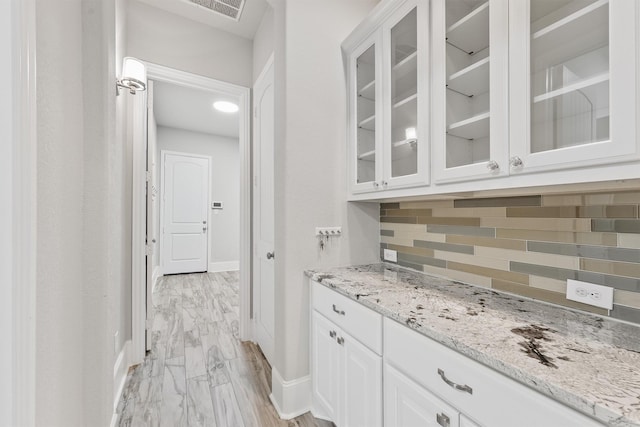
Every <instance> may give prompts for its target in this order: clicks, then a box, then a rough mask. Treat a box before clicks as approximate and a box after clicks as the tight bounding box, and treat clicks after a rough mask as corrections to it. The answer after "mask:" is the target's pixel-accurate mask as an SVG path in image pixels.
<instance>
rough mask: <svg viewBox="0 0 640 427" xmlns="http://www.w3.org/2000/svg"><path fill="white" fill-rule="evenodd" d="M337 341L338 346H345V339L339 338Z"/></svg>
mask: <svg viewBox="0 0 640 427" xmlns="http://www.w3.org/2000/svg"><path fill="white" fill-rule="evenodd" d="M336 341H337V342H338V344H340V345H344V338H342V337H338V339H336Z"/></svg>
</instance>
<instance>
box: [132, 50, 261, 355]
mask: <svg viewBox="0 0 640 427" xmlns="http://www.w3.org/2000/svg"><path fill="white" fill-rule="evenodd" d="M141 62H142V63H144V65H145V66H146V68H147V77H148V78H149V79H152V80H155V81H161V82H166V83H172V84H177V85H180V86H185V87H188V88H192V89H199V90H206V91H215V92H218V93H221V94H224V95H227V96H232V97H235V98H237V99H238V107H239V112H238V119H239V122H240V129H239V131H240V133H239V138H238V139H239V141H238V142H239V155H240V256H239V258H240V280H239V286H240V289H239V294H240V305H239V309H240V319H239V320H240V322H239V323H240V325H239V326H240V327H239V329H240V330H239V333H240V339H242V340H248V339H250V338H251V335H250V333H249V332H250V303H251V294H250V286H251V211H250V209H251V142H250V141H251V133H250V123H251V112H250V103H251V91H250V89H249V88H247V87H244V86H238V85H235V84H231V83H226V82H222V81H220V80H215V79H212V78H208V77H203V76H199V75H196V74H192V73H188V72H185V71H179V70H176V69H173V68H169V67H165V66H162V65H158V64H153V63H150V62H145V61H141ZM145 95H146V94H145ZM131 98H136V99H135V100H134V108H133V111H132V114H131V115H130V118H131V119H132V123H131V126H130V129H131V132H132V140H133V200H132V226H131V229H132V243H131V244H132V265H131V275H132V277H131V311H132V317H131V327H132V331H131V336H132V349H133V351H132V360H131V363H132V364H137V363H141V362H142V361H143V360H144V355H145V343H144V337H145V326H146V325H145V323H146V321H145V317H146V307H145V301H146V295H145V271H146V268H145V267H146V266H145V256H146V252H145V250H146V246H145V230H146V198H145V186H146V175H147V174H146V150H147V144H146V137H147V130H146V127H147V123H146V120H145V117H146V116H145V114H146V108H147V106H146V103H147V97H146V96H144V95H143V96H139V97H131Z"/></svg>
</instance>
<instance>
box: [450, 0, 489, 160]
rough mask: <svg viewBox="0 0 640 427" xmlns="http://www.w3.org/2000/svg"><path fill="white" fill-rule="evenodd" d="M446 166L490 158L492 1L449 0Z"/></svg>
mask: <svg viewBox="0 0 640 427" xmlns="http://www.w3.org/2000/svg"><path fill="white" fill-rule="evenodd" d="M445 21H446V28H447V30H446V79H447V83H446V85H447V91H446V108H447V111H446V129H447V137H446V167H447V168H455V167H459V166H465V165H471V164H475V163H480V162H486V161H488V160H489V157H490V148H491V147H490V139H489V124H490V111H489V110H490V104H489V100H490V98H489V87H490V84H489V82H490V78H489V77H490V75H489V67H490V56H489V1H487V0H464V1H461V0H446V2H445Z"/></svg>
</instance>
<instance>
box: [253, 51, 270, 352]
mask: <svg viewBox="0 0 640 427" xmlns="http://www.w3.org/2000/svg"><path fill="white" fill-rule="evenodd" d="M253 90H254V105H255V112H254V134H253V142H254V161H255V163H254V199H253V206H254V236H255V238H254V258H253V259H254V261H253V321H254V339H255V341H256V342H257V343H258V345H259V346H260V348H261V349H262V352H263V353H264V355H265V357H266V358H267V360H268V361H269V362H271V363H272V362H273V337H274V329H275V327H274V324H275V307H274V306H275V291H274V253H273V248H274V242H273V240H274V231H273V230H274V208H273V179H274V178H273V160H274V159H273V142H274V91H273V61H272V60H270V61H269V63H268V64H267V66H266V67H265V69H264V71H263V72H262V74H261V76H260V77H259V78H258V80H257V81H256V84H255V86H254V89H253Z"/></svg>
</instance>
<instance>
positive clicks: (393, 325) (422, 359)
mask: <svg viewBox="0 0 640 427" xmlns="http://www.w3.org/2000/svg"><path fill="white" fill-rule="evenodd" d="M383 354H384V360H385V362H384V363H385V375H388V374H387V372H388V369H387V366H388V365H393V367H395V368H397V370H398V371H400V372H402V373H404V375H407V376H410V377H411V379H412V381H414V382H415V383H416V384H417V385H418V387H420V388H422V389H423V391H424V392H426V393H432V394H433V395H435V396H437V397H438V398H440V399H442V400H443V401H446V402H447V403H448V404H449V405H451V406H452V407H453V408H455V410H456V411H457V412H453V414H454V415H453V416H449V415H447V416H448V418H449V423H450V424H447V423H446V420H444V419H443V418H442V417H440V420H442V421H443V422H441V423H439V424H426V425H434V426H435V425H441V426H443V427H446V426H447V425H449V426H457V425H460V426H464V427H469V426H472V427H478V426H485V427H511V426H518V427H596V426H599V427H602V424H600V423H598V422H597V421H595V420H593V419H592V418H589V417H587V416H585V415H582V414H581V413H579V412H577V411H575V410H573V409H571V408H569V407H567V406H565V405H563V404H561V403H559V402H557V401H555V400H553V399H550V398H548V397H546V396H544V395H542V394H541V393H538V392H536V391H534V390H532V389H530V388H529V387H527V386H524V385H522V384H520V383H518V382H517V381H514V380H512V379H510V378H508V377H506V376H505V375H502V374H500V373H498V372H496V371H494V370H493V369H490V368H488V367H486V366H484V365H482V364H480V363H478V362H476V361H474V360H471V359H469V358H467V357H465V356H463V355H462V354H460V353H458V352H456V351H454V350H451V349H450V348H448V347H445V346H444V345H442V344H440V343H438V342H436V341H434V340H432V339H430V338H427V337H426V336H424V335H422V334H420V333H418V332H416V331H413V330H411V329H409V328H407V327H406V326H403V325H401V324H399V323H397V322H395V321H393V320H389V319H384V345H383ZM388 380H389V377H388V376H385V398H386V396H387V395H388V393H389V390H388V389H387V387H388V386H389V383H388ZM391 384H393V382H391ZM388 407H389V406H388V404H387V402H385V408H388ZM449 411H452V410H451V409H449ZM458 413H459V415H460V416H458ZM435 416H436V415H433V414H432V417H435ZM454 418H455V420H454ZM471 420H473V421H474V422H475V423H474V422H472V421H471ZM458 423H459V424H458ZM398 425H401V426H412V425H411V424H398ZM415 425H418V424H415ZM385 426H387V427H392V426H394V424H385Z"/></svg>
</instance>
